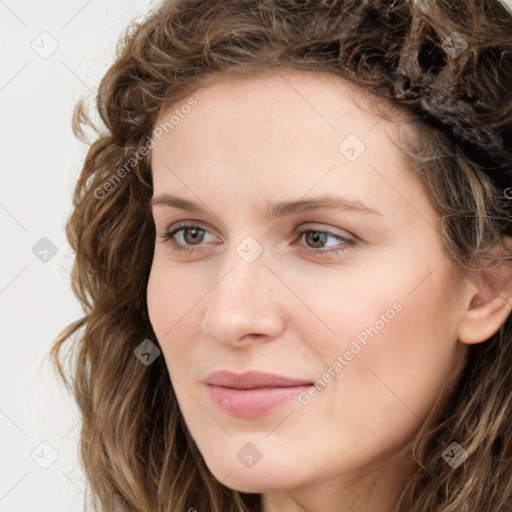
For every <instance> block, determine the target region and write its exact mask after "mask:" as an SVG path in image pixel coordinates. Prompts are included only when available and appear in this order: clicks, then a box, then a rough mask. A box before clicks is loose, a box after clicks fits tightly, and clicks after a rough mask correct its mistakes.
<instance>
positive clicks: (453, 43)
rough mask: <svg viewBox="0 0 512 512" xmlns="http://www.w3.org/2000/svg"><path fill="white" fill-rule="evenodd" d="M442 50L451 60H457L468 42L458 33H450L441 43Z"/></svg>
mask: <svg viewBox="0 0 512 512" xmlns="http://www.w3.org/2000/svg"><path fill="white" fill-rule="evenodd" d="M441 46H442V47H443V50H444V51H445V52H446V53H447V54H448V55H449V56H450V57H451V58H452V59H457V58H459V57H460V56H461V55H462V54H463V53H464V51H465V50H466V49H467V47H468V42H467V41H466V40H465V39H464V38H463V37H462V36H461V35H460V34H459V33H458V32H452V33H451V34H450V35H449V36H448V37H447V38H446V39H445V40H444V41H443V42H442V43H441Z"/></svg>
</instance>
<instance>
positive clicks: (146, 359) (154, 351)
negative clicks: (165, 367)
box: [133, 339, 160, 366]
mask: <svg viewBox="0 0 512 512" xmlns="http://www.w3.org/2000/svg"><path fill="white" fill-rule="evenodd" d="M133 353H134V354H135V357H136V358H137V359H138V360H139V361H140V362H141V363H142V364H144V365H145V366H149V365H150V364H151V363H152V362H153V361H154V360H155V359H156V358H157V357H158V356H159V355H160V349H159V348H158V347H157V346H156V345H155V344H154V343H153V342H152V341H151V340H148V339H145V340H144V341H143V342H142V343H141V344H140V345H138V346H137V348H136V349H135V350H134V351H133Z"/></svg>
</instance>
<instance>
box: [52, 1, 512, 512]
mask: <svg viewBox="0 0 512 512" xmlns="http://www.w3.org/2000/svg"><path fill="white" fill-rule="evenodd" d="M460 50H462V52H461V53H460V54H459V52H460ZM285 67H288V68H294V69H299V70H310V71H324V72H329V73H333V74H335V75H337V76H339V77H342V78H344V79H346V80H349V81H350V82H351V83H354V84H357V85H359V86H360V87H362V88H364V89H366V90H367V91H369V93H371V94H372V95H377V96H378V97H380V98H383V99H384V98H385V100H383V101H391V102H392V103H393V105H396V106H397V108H400V109H403V110H404V111H407V112H408V113H409V114H410V115H411V116H412V118H413V119H414V121H413V122H411V123H410V124H409V126H408V129H407V133H406V135H405V136H404V140H403V141H401V144H402V146H403V152H404V155H405V156H406V158H408V159H409V162H410V164H411V165H410V167H411V172H414V173H415V174H416V175H417V176H418V179H420V180H421V181H422V183H423V184H424V187H425V190H426V192H427V193H428V195H429V197H430V199H431V201H432V204H433V205H434V207H435V208H436V211H437V212H438V213H439V217H440V221H439V222H440V233H441V238H442V240H441V241H442V243H443V247H444V250H445V252H446V255H447V257H449V258H450V259H451V260H453V261H454V262H456V263H457V266H458V268H459V269H460V273H461V276H462V275H465V274H467V273H468V272H479V273H481V274H482V275H483V273H484V270H483V267H484V266H485V268H492V267H493V266H494V265H497V264H500V265H501V264H504V265H508V266H509V268H510V266H511V261H512V254H511V251H510V247H508V248H507V247H506V246H505V244H504V243H503V241H504V235H511V234H512V225H511V224H512V223H511V217H512V199H510V197H512V189H510V188H507V187H509V186H511V185H512V180H511V171H510V169H511V165H512V154H511V151H512V14H511V13H510V12H509V11H508V10H507V8H506V7H505V4H504V3H502V2H500V1H499V0H439V1H435V0H421V1H420V0H395V1H391V0H390V1H377V0H323V1H320V0H317V1H312V0H309V1H308V0H306V1H304V2H298V1H296V0H222V1H219V0H211V1H205V0H169V1H165V2H164V3H163V4H162V5H161V6H159V7H158V8H156V9H154V10H153V11H151V12H150V14H149V15H148V16H147V17H146V18H145V19H144V20H142V21H140V22H136V23H135V22H134V23H132V24H131V25H130V26H129V27H128V29H127V30H126V32H125V33H124V34H123V36H122V38H121V39H120V42H119V45H118V48H117V57H116V60H115V62H114V63H113V65H112V66H111V67H110V69H109V70H108V71H107V73H106V74H105V76H104V77H103V79H102V80H101V83H100V85H99V89H98V94H97V98H96V109H97V111H98V113H99V115H100V117H101V122H102V124H103V125H102V126H101V127H99V128H98V127H96V126H95V125H94V123H93V122H92V121H91V118H90V117H89V114H88V110H87V107H86V103H85V102H84V101H83V100H81V101H80V102H79V103H78V104H77V106H76V107H75V111H74V116H73V126H74V132H75V135H76V136H77V137H80V138H81V139H82V140H86V137H85V129H84V128H86V127H92V128H93V129H94V130H95V133H96V135H95V139H94V140H93V141H91V142H88V144H90V148H89V151H88V154H87V156H86V159H85V162H84V164H83V168H82V171H81V175H80V177H79V179H78V182H77V184H76V189H75V193H74V210H73V212H72V215H71V216H70V218H69V220H68V223H67V238H68V240H69V243H70V245H71V247H72V248H73V250H74V251H75V253H76V259H75V264H74V267H73V270H72V287H73V291H74V293H75V295H76V296H77V297H78V299H79V300H80V302H81V304H82V306H83V310H84V315H83V317H82V318H80V319H78V320H77V321H76V322H74V323H72V324H71V325H69V326H67V328H66V329H64V330H63V331H62V332H61V333H60V335H59V337H58V338H57V340H56V342H55V344H54V346H53V347H52V351H51V356H52V360H53V362H54V363H55V365H56V368H57V369H58V370H59V372H60V375H61V377H62V378H63V379H64V381H65V382H66V384H67V385H68V387H69V389H70V390H71V391H72V392H73V393H74V396H75V398H76V401H77V403H78V406H79V408H80V410H81V413H82V417H83V422H82V429H81V445H80V449H81V458H82V460H83V466H84V470H85V473H86V476H87V479H88V483H89V487H90V496H91V497H92V499H93V502H94V509H95V510H103V511H105V512H113V511H115V510H136V511H140V512H169V511H176V510H182V511H187V510H190V509H192V510H196V509H197V510H198V511H200V512H201V511H206V510H209V511H216V512H235V511H237V512H241V511H256V510H260V507H261V500H260V496H259V495H257V494H254V495H248V494H243V493H240V492H237V491H234V490H231V489H228V488H227V487H225V486H223V485H222V484H221V483H219V482H218V481H217V480H216V479H215V478H214V477H213V475H212V474H211V473H210V471H209V470H208V468H207V466H206V465H205V463H204V461H203V459H202V457H201V454H200V452H199V450H198V449H197V447H196V445H195V443H194V441H193V439H192V438H191V436H190V435H189V433H188V430H187V427H186V425H185V423H184V421H183V418H182V416H181V413H180V410H179V408H178V405H177V401H176V398H175V395H174V393H173V389H172V386H171V381H170V378H169V375H168V372H167V369H166V365H165V362H164V360H163V358H162V357H159V358H157V359H156V360H155V361H154V362H153V363H152V364H150V365H148V366H146V365H144V364H142V363H141V361H140V360H139V359H138V358H137V357H135V356H134V350H135V349H136V348H137V347H138V346H139V345H140V344H141V343H142V342H143V341H144V340H145V339H150V340H152V342H153V343H155V344H157V345H158V342H157V340H156V337H155V335H154V332H153V330H152V327H151V324H150V322H149V318H148V311H147V304H146V284H147V280H148V276H149V271H150V267H151V262H152V257H153V250H154V240H155V230H154V225H153V221H152V218H151V214H150V209H149V200H150V198H151V195H152V179H151V162H150V156H151V154H150V152H148V151H147V148H148V144H149V140H150V139H149V137H150V136H151V134H152V133H153V130H154V129H155V124H156V122H157V120H158V119H159V116H160V114H161V113H162V112H163V111H164V109H166V108H167V107H168V106H170V105H172V104H176V105H178V104H179V101H181V100H182V99H184V98H187V97H188V96H189V95H191V94H193V92H194V91H195V90H197V89H198V88H199V87H201V86H203V85H204V84H206V83H208V81H209V80H212V79H213V78H214V77H215V76H217V75H219V74H221V73H224V72H233V73H240V74H245V75H254V74H255V73H258V72H262V71H265V70H279V69H280V68H285ZM177 102H178V103H177ZM167 129H169V127H167ZM144 148H146V150H145V149H144ZM496 245H499V246H500V247H502V248H503V251H502V253H501V256H499V255H498V253H491V252H490V249H491V248H492V247H495V246H496ZM67 363H69V366H66V365H67ZM511 400H512V323H511V317H510V315H509V317H508V319H507V320H506V322H505V323H504V324H503V325H502V326H501V328H500V329H499V331H498V332H497V333H496V334H495V335H494V336H492V337H491V338H490V339H489V340H487V341H486V342H485V343H481V344H477V345H474V346H470V347H469V349H468V353H467V359H466V360H465V365H464V368H463V371H462V372H461V374H460V377H459V379H458V381H457V384H456V386H455V390H454V392H453V394H452V396H451V398H450V402H449V403H448V404H447V406H446V407H444V408H443V410H442V414H441V417H440V418H437V419H436V421H435V422H433V421H432V418H433V417H434V409H435V407H437V405H438V404H436V406H435V407H434V408H433V410H432V416H431V417H429V418H427V420H426V421H425V423H424V424H423V425H422V426H421V428H420V429H419V430H418V433H417V435H416V436H415V438H414V439H413V440H412V441H411V443H410V445H409V446H408V450H410V451H411V453H412V454H413V456H414V458H415V460H416V461H417V462H418V464H417V469H416V471H415V473H414V474H411V475H410V478H408V481H407V482H406V484H405V485H404V487H403V490H402V492H401V495H400V497H399V498H398V501H397V503H396V510H397V511H399V512H411V511H416V512H432V511H440V510H443V511H444V512H455V511H457V512H475V511H491V510H492V511H493V512H498V511H500V512H506V511H508V512H510V511H512V467H511V466H512V465H511V461H512V404H511ZM452 441H456V442H458V443H459V444H460V445H461V446H462V447H463V448H464V449H465V450H466V451H467V452H468V454H469V457H468V459H467V460H466V461H465V462H464V463H463V464H462V465H461V466H460V467H459V468H457V469H456V470H454V469H452V468H451V467H450V466H449V465H448V464H446V463H445V462H444V460H443V459H442V458H441V453H442V451H443V449H444V448H445V447H446V446H448V445H449V444H450V443H451V442H452Z"/></svg>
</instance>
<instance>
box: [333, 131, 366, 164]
mask: <svg viewBox="0 0 512 512" xmlns="http://www.w3.org/2000/svg"><path fill="white" fill-rule="evenodd" d="M365 149H366V145H365V143H364V142H363V141H362V140H361V139H360V138H359V137H358V136H357V135H356V134H355V133H349V134H348V135H347V136H346V137H345V138H344V139H343V140H342V141H341V142H340V143H339V144H338V151H339V152H340V153H341V154H342V155H343V156H344V157H345V158H346V159H347V160H348V161H349V162H355V161H356V160H357V159H358V158H359V157H360V156H361V155H362V154H363V153H364V151H365Z"/></svg>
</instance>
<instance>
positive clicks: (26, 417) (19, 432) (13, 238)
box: [0, 0, 156, 512]
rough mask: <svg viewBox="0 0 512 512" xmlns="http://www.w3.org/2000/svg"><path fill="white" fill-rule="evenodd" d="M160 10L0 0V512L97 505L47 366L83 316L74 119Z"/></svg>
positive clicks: (70, 409) (73, 418)
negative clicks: (42, 247)
mask: <svg viewBox="0 0 512 512" xmlns="http://www.w3.org/2000/svg"><path fill="white" fill-rule="evenodd" d="M155 5H156V2H155V1H153V2H151V1H150V0H117V1H114V0H108V1H105V0H102V1H100V0H89V1H87V0H72V1H71V0H67V1H64V0H54V1H46V2H38V1H35V0H33V1H22V0H5V1H1V0H0V47H1V56H2V58H1V67H0V112H1V124H0V126H1V128H0V129H1V133H0V145H1V148H2V150H1V153H0V155H1V164H0V168H1V174H0V180H1V182H0V232H1V234H2V240H1V242H0V257H1V261H2V264H1V267H0V268H1V272H0V337H1V347H2V354H1V357H0V379H1V383H0V512H78V511H81V510H83V502H84V500H87V498H86V497H85V496H84V494H83V491H84V489H85V485H84V477H83V473H82V471H81V469H80V465H79V464H80V463H79V460H78V456H77V453H78V452H77V447H78V444H77V443H78V431H79V428H78V423H77V418H78V415H77V410H76V407H75V406H74V404H73V402H72V400H71V399H70V398H69V396H68V394H67V392H66V390H65V389H64V388H63V387H62V386H61V385H60V384H59V381H58V380H57V378H56V376H55V374H54V373H53V371H52V370H51V367H50V365H49V364H48V362H47V361H46V357H47V353H48V350H49V348H50V346H51V345H52V342H53V340H54V339H55V337H56V336H57V334H58V333H59V331H60V330H61V329H62V328H64V326H66V325H67V324H68V323H70V322H71V321H73V320H75V319H77V318H78V317H79V316H81V309H80V306H79V303H78V300H77V299H76V298H75V297H74V295H73V294H72V292H71V289H70V286H69V273H68V272H69V270H70V269H71V265H72V252H71V248H70V247H69V245H68V244H67V241H66V238H65V233H64V231H63V229H64V225H65V222H66V219H67V217H68V215H69V214H70V212H71V205H72V203H71V198H72V192H73V188H74V183H75V181H76V179H77V177H78V174H79V171H80V169H81V164H82V161H83V158H84V156H85V153H86V150H87V147H86V146H85V145H84V144H82V143H80V142H79V141H77V140H76V139H75V138H74V136H73V133H72V131H71V112H72V107H73V105H74V104H75V102H76V101H77V100H78V98H79V97H81V96H83V95H88V96H89V97H91V98H92V99H93V98H94V93H95V92H96V88H97V86H98V83H99V80H100V78H101V76H102V75H103V73H104V72H105V71H106V69H107V68H108V66H109V65H110V64H111V63H112V61H113V59H114V52H115V45H116V42H117V39H118V37H119V35H120V34H121V32H122V31H123V29H124V28H125V27H126V26H127V25H128V23H129V21H130V20H131V19H133V18H138V17H141V16H144V15H145V14H146V13H147V12H148V11H149V10H150V9H151V8H152V7H154V6H155ZM44 31H46V32H48V33H49V34H50V36H51V37H50V36H40V34H41V33H42V32H44ZM51 38H53V39H55V40H56V42H57V43H54V42H52V39H51ZM34 40H35V42H34V46H36V48H38V50H39V51H41V52H44V51H45V50H46V51H50V50H51V49H52V45H56V44H58V48H57V49H56V51H55V52H54V53H52V54H51V55H50V56H47V55H45V54H44V53H43V56H44V57H47V58H42V57H40V56H39V55H38V53H36V52H35V51H34V50H33V49H32V47H31V45H32V41H34ZM43 237H47V238H48V239H50V240H51V242H52V243H53V244H54V245H55V246H56V247H57V253H56V254H55V255H54V256H53V257H52V258H49V259H48V261H47V262H46V263H44V262H41V261H40V260H39V259H38V258H37V257H36V256H35V255H34V254H33V253H32V247H33V246H34V245H35V244H36V243H37V242H38V241H39V240H40V239H41V238H43ZM43 256H44V254H42V255H41V257H43ZM73 427H74V428H73ZM41 442H47V443H49V444H50V445H51V446H52V447H53V448H50V447H49V446H48V445H42V446H39V445H40V443H41ZM34 449H35V450H36V451H35V452H34V454H33V456H34V458H35V460H37V461H38V462H39V464H42V465H43V466H44V465H48V464H49V463H50V462H52V460H53V457H54V456H55V453H54V451H53V450H56V452H57V454H58V457H57V459H56V460H55V462H53V464H52V465H51V466H49V467H48V468H47V469H43V468H42V467H40V465H38V463H36V462H35V461H34V459H33V458H31V453H32V452H33V450H34Z"/></svg>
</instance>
